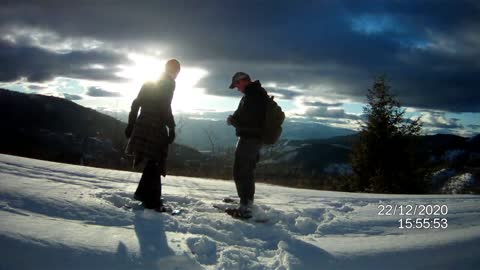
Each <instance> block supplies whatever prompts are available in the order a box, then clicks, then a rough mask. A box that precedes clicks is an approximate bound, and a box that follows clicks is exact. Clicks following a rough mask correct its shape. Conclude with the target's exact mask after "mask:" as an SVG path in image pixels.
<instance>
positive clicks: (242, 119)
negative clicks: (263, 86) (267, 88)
mask: <svg viewBox="0 0 480 270" xmlns="http://www.w3.org/2000/svg"><path fill="white" fill-rule="evenodd" d="M257 100H258V99H255V98H254V97H249V96H245V97H244V98H243V99H242V101H241V102H240V105H239V106H238V109H237V110H236V111H235V113H234V114H233V116H232V119H231V120H232V125H233V126H234V127H236V128H249V126H251V123H252V122H255V120H256V119H257V118H258V117H262V116H261V115H260V111H261V104H259V103H258V102H257Z"/></svg>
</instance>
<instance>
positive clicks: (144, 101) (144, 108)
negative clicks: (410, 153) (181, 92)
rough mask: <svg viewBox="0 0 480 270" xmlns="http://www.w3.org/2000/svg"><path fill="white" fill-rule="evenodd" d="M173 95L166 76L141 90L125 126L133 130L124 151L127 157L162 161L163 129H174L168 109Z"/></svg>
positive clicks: (165, 141) (165, 147) (165, 134)
mask: <svg viewBox="0 0 480 270" xmlns="http://www.w3.org/2000/svg"><path fill="white" fill-rule="evenodd" d="M174 91H175V81H174V80H172V79H171V78H170V77H168V76H166V75H164V76H163V77H162V78H161V79H160V80H158V81H156V82H148V83H145V84H144V85H143V86H142V88H141V89H140V92H139V94H138V96H137V98H136V99H135V100H134V101H133V103H132V108H131V111H130V114H129V117H128V124H129V125H133V127H134V128H133V132H132V135H131V137H130V140H129V142H128V145H127V149H126V152H127V153H128V154H133V155H135V156H136V157H142V158H150V159H156V160H158V161H162V160H164V159H166V154H167V151H168V132H167V127H168V128H169V129H173V128H175V120H174V118H173V114H172V108H171V103H172V98H173V92H174ZM139 109H141V112H140V115H138V111H139ZM137 115H138V117H137Z"/></svg>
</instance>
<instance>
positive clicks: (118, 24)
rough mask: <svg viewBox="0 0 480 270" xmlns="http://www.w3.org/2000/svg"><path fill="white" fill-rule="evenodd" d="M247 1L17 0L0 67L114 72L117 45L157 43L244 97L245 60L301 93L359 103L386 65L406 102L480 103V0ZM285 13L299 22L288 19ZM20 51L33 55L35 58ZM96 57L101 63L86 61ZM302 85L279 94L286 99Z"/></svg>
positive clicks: (220, 89) (39, 75)
mask: <svg viewBox="0 0 480 270" xmlns="http://www.w3.org/2000/svg"><path fill="white" fill-rule="evenodd" d="M186 2H190V1H186ZM242 4H243V5H244V6H251V8H249V9H248V12H247V14H248V19H240V18H232V16H231V11H232V10H235V9H237V8H238V7H237V5H236V3H233V2H232V3H230V2H228V1H222V3H221V4H219V3H217V2H214V1H203V2H202V3H201V4H200V3H198V2H196V1H191V2H190V3H189V5H188V3H187V4H186V3H185V2H184V1H182V2H168V3H167V2H163V1H141V2H140V3H136V2H135V3H133V2H131V1H116V4H115V5H111V3H109V2H108V1H107V2H105V1H100V2H98V3H96V4H95V5H86V4H85V3H82V2H72V3H69V5H68V6H65V5H64V4H63V2H62V1H49V4H48V5H39V4H38V3H37V2H35V1H20V0H19V1H10V2H8V3H6V4H4V5H2V9H1V10H0V26H2V27H1V29H6V30H4V31H2V30H0V33H4V34H5V35H2V36H0V38H2V37H3V40H8V38H9V37H10V41H12V40H13V41H15V46H13V45H12V48H7V49H8V51H6V52H5V53H3V52H0V57H1V59H0V60H2V63H7V62H4V61H5V60H8V61H10V62H13V64H14V65H9V66H12V67H14V68H12V70H11V71H6V69H2V70H1V71H0V80H1V81H6V80H7V81H9V80H14V79H15V78H18V77H21V76H25V77H27V78H29V80H33V81H41V80H43V79H45V78H50V77H52V76H56V75H58V74H60V75H61V76H70V77H74V78H86V77H88V79H91V80H110V81H118V80H120V78H118V77H116V76H115V73H116V72H115V70H116V67H117V65H119V64H124V63H125V61H126V59H122V53H121V51H122V50H125V49H129V50H132V51H143V52H148V51H155V50H158V51H160V52H161V53H162V55H164V56H167V57H178V58H179V59H180V60H181V61H182V62H184V63H185V64H188V65H192V66H199V67H202V68H205V69H206V70H208V72H209V74H208V76H207V77H205V78H204V79H202V81H200V83H199V84H201V85H202V87H204V88H205V89H206V92H207V93H208V94H212V95H220V96H233V95H238V93H236V92H235V91H229V90H228V89H227V86H228V84H229V80H230V79H231V76H232V74H233V73H234V72H235V71H239V70H243V71H246V72H249V73H251V75H254V76H253V77H255V78H258V79H260V80H261V81H262V82H267V81H268V82H275V83H277V84H278V85H297V86H298V87H299V88H300V89H302V90H303V92H300V94H305V95H315V96H323V97H325V98H327V99H328V98H332V97H346V98H349V99H350V100H352V101H355V102H363V101H364V96H365V93H366V89H367V88H368V87H370V86H371V83H372V78H373V75H376V74H379V73H387V74H388V75H389V77H390V79H391V83H392V85H393V90H394V91H395V94H397V96H398V98H399V99H400V101H401V102H402V104H403V105H405V106H409V107H418V108H426V109H436V110H446V111H452V112H480V106H478V101H479V100H480V91H477V86H478V85H480V76H477V74H479V73H480V63H479V60H478V59H480V46H479V45H480V37H479V34H478V26H479V23H480V17H479V16H478V14H479V13H480V6H479V5H478V3H476V2H475V1H468V0H464V1H451V2H449V1H441V2H438V1H435V0H430V1H413V0H411V1H381V3H380V1H342V2H338V1H309V2H308V3H307V2H296V3H295V4H292V2H291V1H275V2H274V4H272V3H271V2H268V1H262V2H248V1H247V2H244V3H242ZM187 6H188V7H191V8H185V7H187ZM432 6H435V9H432V8H431V7H432ZM84 14H88V18H86V17H85V15H84ZM245 16H247V15H245ZM242 18H243V17H242ZM285 18H295V20H289V21H288V23H286V22H285ZM65 22H68V23H65ZM28 28H31V29H34V31H30V32H28V31H26V32H25V33H27V34H28V35H27V34H23V35H17V36H16V37H15V36H12V31H7V30H8V29H28ZM24 31H25V30H24ZM32 33H34V34H35V35H33V34H32ZM42 33H43V34H42ZM31 34H32V35H31ZM8 35H10V36H8ZM32 37H36V39H35V38H32ZM11 44H13V43H11ZM25 44H27V45H25ZM42 44H43V45H42ZM22 48H23V49H22ZM0 49H2V51H4V50H5V48H4V47H2V48H0ZM13 49H19V50H21V53H18V52H17V54H16V55H20V56H17V58H18V60H16V58H14V59H13V60H12V59H11V57H13V55H15V53H16V52H15V50H13ZM102 49H103V51H102ZM59 51H68V52H70V53H69V54H67V55H59V54H56V53H58V52H59ZM38 54H42V55H41V56H38ZM21 55H26V56H31V55H33V56H35V57H33V58H32V59H33V60H34V61H33V60H29V57H23V56H21ZM102 57H105V58H103V59H102ZM96 59H100V61H96ZM23 63H25V64H23ZM67 63H68V64H67ZM91 63H93V64H101V65H102V66H105V67H106V69H103V70H98V69H97V70H94V69H89V68H86V69H81V68H79V67H85V66H88V65H87V64H91ZM17 64H18V65H17ZM52 66H53V67H52ZM282 89H283V90H288V89H287V88H280V89H279V91H282ZM267 90H268V89H267ZM271 91H272V92H274V91H275V90H274V89H271ZM297 94H298V92H289V91H287V92H284V96H285V98H286V99H289V98H295V97H296V95H297ZM452 100H455V102H452Z"/></svg>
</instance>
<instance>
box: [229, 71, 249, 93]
mask: <svg viewBox="0 0 480 270" xmlns="http://www.w3.org/2000/svg"><path fill="white" fill-rule="evenodd" d="M243 79H250V76H249V75H248V74H247V73H245V72H237V73H235V74H234V75H233V77H232V83H231V84H230V86H229V87H228V88H230V89H233V88H235V83H236V82H238V81H240V80H243Z"/></svg>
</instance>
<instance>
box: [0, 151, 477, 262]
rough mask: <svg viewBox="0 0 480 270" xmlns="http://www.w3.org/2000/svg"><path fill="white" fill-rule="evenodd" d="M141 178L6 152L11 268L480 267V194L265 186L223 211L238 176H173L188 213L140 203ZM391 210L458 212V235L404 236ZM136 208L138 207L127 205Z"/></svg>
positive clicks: (2, 171)
mask: <svg viewBox="0 0 480 270" xmlns="http://www.w3.org/2000/svg"><path fill="white" fill-rule="evenodd" d="M139 177H140V175H139V174H137V173H131V172H121V171H114V170H105V169H97V168H91V167H81V166H74V165H66V164H60V163H53V162H46V161H40V160H33V159H27V158H20V157H14V156H8V155H0V254H2V256H1V257H0V269H167V270H168V269H478V267H479V265H480V256H479V255H480V197H479V196H473V195H429V196H419V195H378V194H356V193H340V192H326V191H313V190H302V189H292V188H284V187H277V186H272V185H264V184H258V185H257V204H258V205H259V206H258V209H256V215H257V216H266V217H268V218H269V219H270V221H269V222H268V223H266V224H261V223H255V222H253V221H250V222H244V221H239V220H235V219H232V218H230V217H228V216H227V215H225V214H223V213H219V212H218V211H217V210H216V209H214V208H213V207H211V205H212V204H213V203H221V199H222V198H224V197H226V196H233V195H234V194H235V189H234V185H233V183H232V182H231V181H219V180H208V179H196V178H188V177H175V176H168V177H167V179H166V180H165V181H164V192H165V199H166V200H167V201H169V202H170V204H172V205H174V206H175V207H176V208H182V209H184V212H183V214H182V215H180V216H170V215H168V214H159V213H155V212H153V211H151V210H143V209H142V208H141V207H139V206H137V205H136V203H135V202H134V201H132V200H131V196H132V193H133V191H134V190H135V188H136V183H137V181H138V179H139ZM379 204H404V205H405V204H445V205H448V210H449V213H448V214H447V216H446V218H448V223H449V226H448V228H447V229H437V230H431V229H399V228H398V225H399V224H398V219H399V216H398V215H397V216H379V215H378V211H379V210H378V205H379ZM124 205H129V206H133V208H132V209H128V208H124V207H122V206H124Z"/></svg>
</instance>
